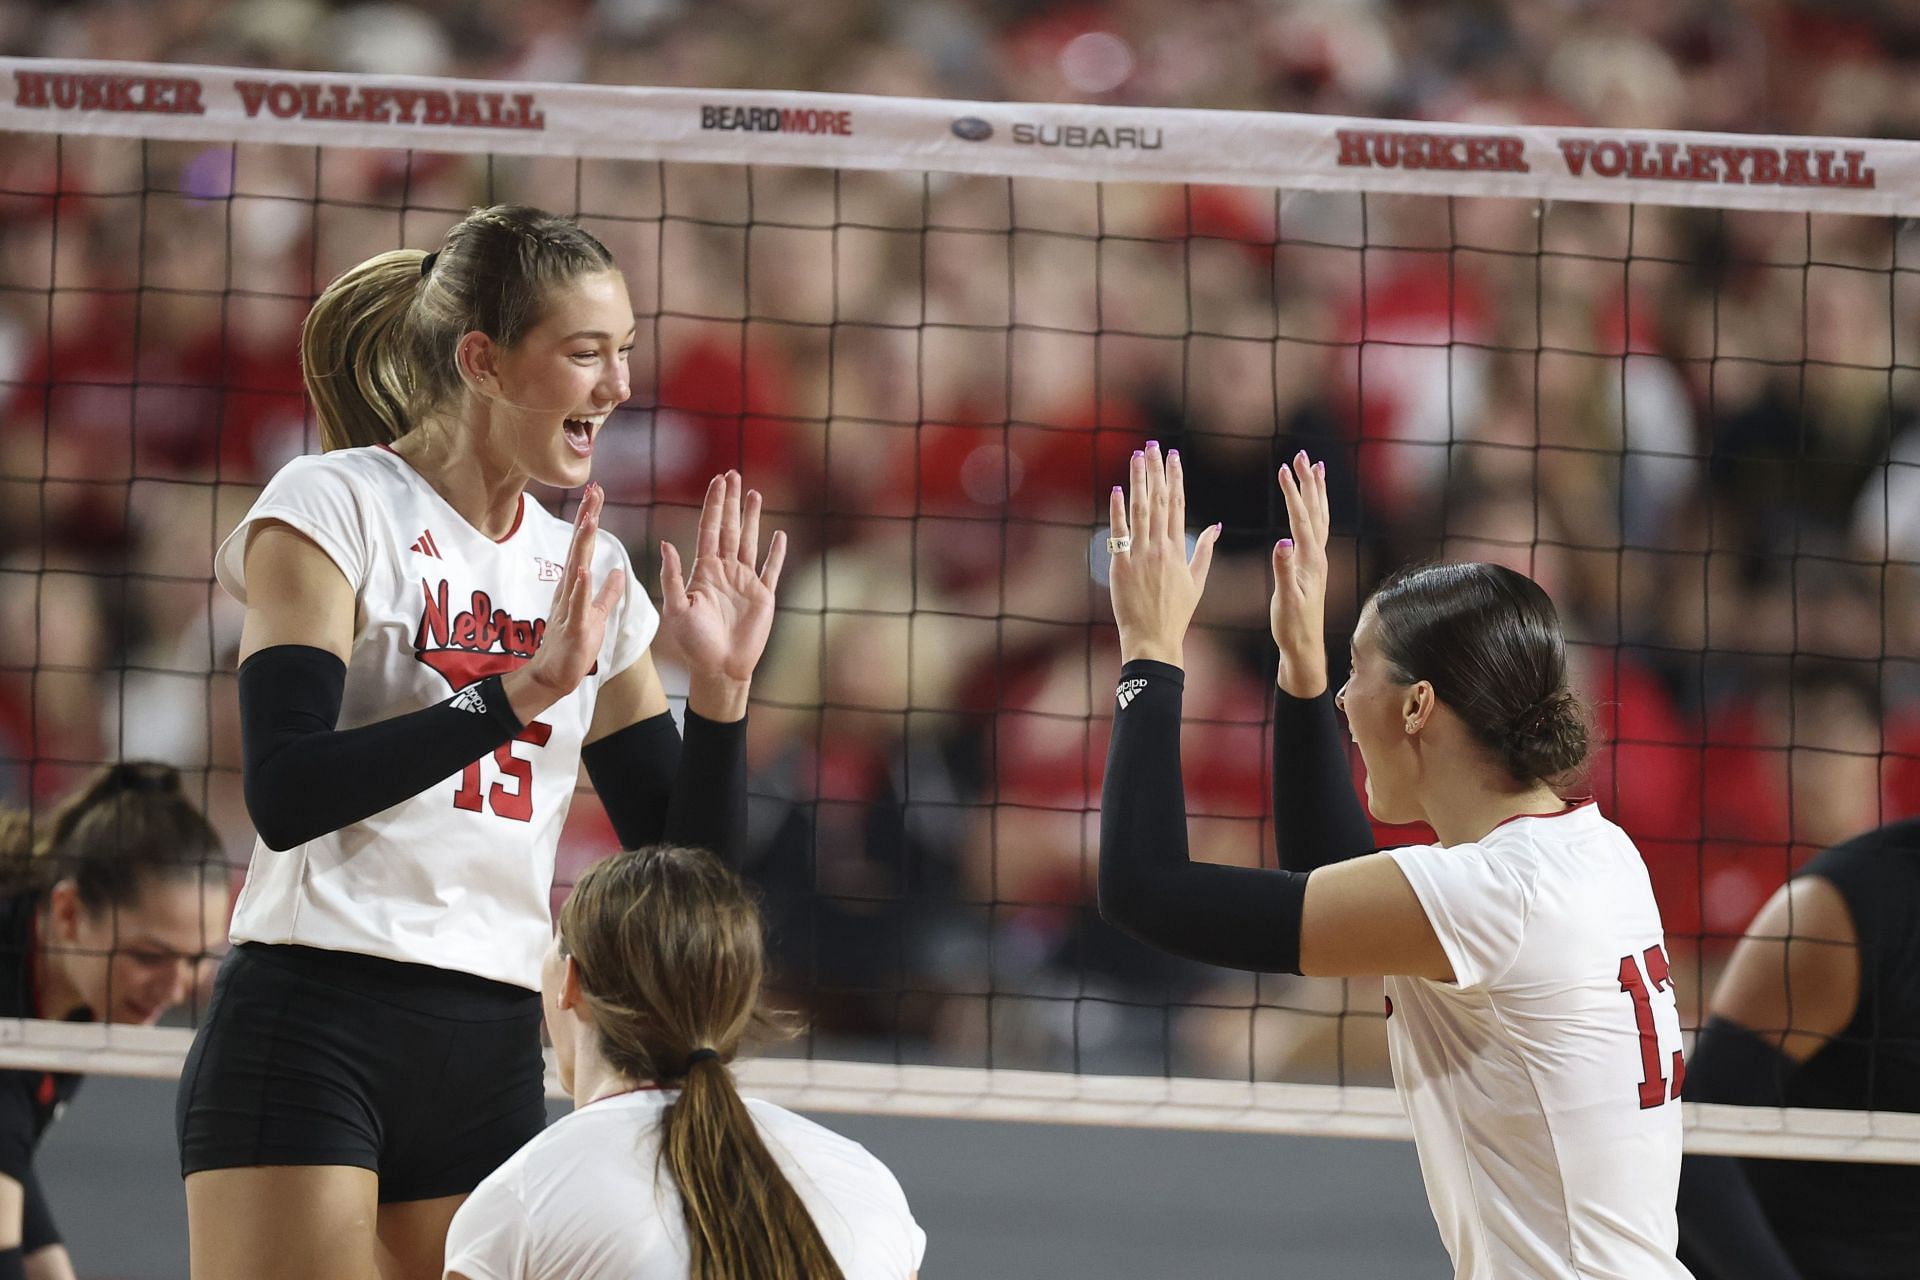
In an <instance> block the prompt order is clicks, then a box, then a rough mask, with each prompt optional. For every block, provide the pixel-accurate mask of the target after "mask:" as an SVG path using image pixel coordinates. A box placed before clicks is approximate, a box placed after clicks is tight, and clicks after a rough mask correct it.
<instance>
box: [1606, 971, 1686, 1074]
mask: <svg viewBox="0 0 1920 1280" xmlns="http://www.w3.org/2000/svg"><path fill="white" fill-rule="evenodd" d="M1641 957H1642V958H1643V959H1644V960H1645V961H1646V964H1647V972H1646V976H1645V977H1642V976H1641V974H1640V964H1639V961H1637V960H1635V958H1634V957H1632V956H1630V955H1627V956H1621V957H1620V989H1621V990H1622V991H1624V992H1626V993H1627V995H1628V996H1630V997H1631V998H1632V999H1633V1021H1634V1023H1635V1025H1636V1026H1638V1027H1639V1029H1640V1069H1641V1077H1640V1109H1641V1110H1642V1111H1645V1110H1648V1109H1649V1108H1651V1107H1657V1106H1659V1105H1660V1104H1661V1103H1663V1102H1666V1101H1667V1100H1668V1099H1669V1098H1678V1097H1679V1096H1680V1084H1681V1082H1682V1081H1683V1080H1685V1079H1686V1076H1687V1064H1686V1060H1685V1059H1684V1058H1683V1057H1682V1056H1681V1054H1680V1050H1678V1049H1675V1050H1674V1051H1673V1081H1672V1086H1671V1089H1669V1086H1668V1082H1667V1079H1666V1077H1665V1076H1663V1075H1662V1074H1661V1066H1662V1063H1661V1061H1660V1031H1659V1028H1657V1027H1656V1026H1655V1025H1654V1021H1653V994H1652V993H1653V992H1655V991H1666V990H1668V989H1669V988H1671V987H1672V986H1673V970H1672V969H1670V968H1669V967H1668V966H1667V951H1666V948H1665V947H1662V946H1661V945H1659V944H1658V943H1655V944H1654V945H1653V946H1651V947H1648V948H1647V949H1646V950H1645V951H1643V952H1641Z"/></svg>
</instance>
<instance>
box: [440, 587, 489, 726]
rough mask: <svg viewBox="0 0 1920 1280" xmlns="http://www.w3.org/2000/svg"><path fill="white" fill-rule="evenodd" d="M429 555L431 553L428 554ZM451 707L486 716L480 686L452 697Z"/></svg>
mask: <svg viewBox="0 0 1920 1280" xmlns="http://www.w3.org/2000/svg"><path fill="white" fill-rule="evenodd" d="M428 554H429V555H431V554H432V552H428ZM453 705H454V706H456V707H458V708H459V709H460V710H462V711H471V712H473V714H475V715H477V716H483V715H485V714H487V700H486V699H485V698H483V697H481V696H480V686H479V685H477V684H470V685H468V686H467V687H466V688H464V689H462V690H461V691H460V692H458V693H456V694H454V695H453Z"/></svg>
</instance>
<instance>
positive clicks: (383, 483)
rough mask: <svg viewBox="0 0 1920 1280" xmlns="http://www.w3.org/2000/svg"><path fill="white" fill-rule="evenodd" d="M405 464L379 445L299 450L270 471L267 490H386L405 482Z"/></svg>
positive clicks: (390, 451)
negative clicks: (295, 455)
mask: <svg viewBox="0 0 1920 1280" xmlns="http://www.w3.org/2000/svg"><path fill="white" fill-rule="evenodd" d="M405 466H406V463H405V461H403V460H402V459H401V458H400V456H399V455H398V454H396V453H394V452H393V451H392V450H391V449H388V448H386V447H385V446H383V445H365V446H361V447H359V448H353V449H332V450H329V451H327V452H326V453H303V454H300V455H299V456H298V457H294V458H289V459H287V461H286V462H284V463H282V464H281V467H280V469H279V470H278V471H276V472H274V473H273V479H272V480H271V481H270V482H269V483H268V488H269V489H270V490H280V491H285V490H293V489H299V490H306V489H315V488H340V487H345V488H348V489H358V490H366V489H379V490H390V489H393V488H397V487H400V486H402V485H404V484H405V482H406V478H405V475H404V473H403V472H402V471H401V468H403V467H405Z"/></svg>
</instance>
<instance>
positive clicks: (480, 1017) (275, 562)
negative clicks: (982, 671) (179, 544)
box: [178, 206, 786, 1280]
mask: <svg viewBox="0 0 1920 1280" xmlns="http://www.w3.org/2000/svg"><path fill="white" fill-rule="evenodd" d="M633 334H634V317H633V306H632V303H631V302H630V301H629V299H628V296H627V288H626V283H625V281H624V279H623V277H622V276H621V274H620V272H619V270H618V269H617V268H616V266H615V264H614V261H613V258H612V255H611V254H609V253H608V252H607V249H606V248H605V246H603V245H602V244H601V243H600V242H599V241H598V240H596V239H594V237H593V236H592V235H590V234H588V233H587V232H586V231H584V230H583V229H581V228H580V227H579V226H578V225H577V224H575V223H573V222H572V221H570V220H568V219H566V218H562V217H557V216H555V215H553V214H549V213H544V212H542V211H540V210H538V209H530V208H525V207H520V206H500V207H496V208H490V209H478V210H475V211H474V212H472V213H471V214H469V215H468V216H467V217H465V218H463V219H462V220H461V221H460V222H459V223H457V224H456V225H455V226H454V227H453V228H452V229H451V230H450V231H449V232H448V233H447V236H446V239H445V240H444V241H443V242H442V243H441V245H440V247H439V248H438V249H436V250H434V251H433V252H432V253H421V252H420V251H418V250H395V251H393V252H390V253H383V254H381V255H379V256H377V257H375V258H372V259H369V260H368V261H366V262H364V263H361V264H360V265H359V266H357V267H354V268H352V269H351V270H349V271H347V272H346V273H345V274H344V275H342V276H341V277H340V278H339V279H337V280H335V281H334V282H333V283H332V284H330V285H329V286H328V287H327V289H326V290H325V292H323V293H322V294H321V296H320V298H319V300H318V301H317V302H316V303H315V304H314V306H313V309H312V311H311V312H310V313H309V314H308V317H307V321H306V324H305V327H304V329H303V331H302V335H301V363H302V370H303V373H304V376H305V379H306V383H307V389H308V392H309V395H310V397H311V399H312V401H313V406H314V411H315V414H316V416H317V417H318V419H319V423H320V430H321V436H322V440H323V443H324V445H325V448H326V451H325V452H324V453H322V454H320V455H318V456H313V457H303V458H297V459H295V460H294V461H292V462H291V463H289V464H288V465H287V466H286V467H284V468H283V469H282V470H281V471H280V472H279V474H277V475H276V476H275V477H274V478H273V480H272V482H271V483H269V484H268V485H267V487H266V490H265V492H263V493H262V494H261V495H260V498H259V500H258V501H257V502H256V503H255V504H254V506H253V509H252V510H251V511H249V512H248V513H247V516H246V518H245V519H244V520H243V521H242V522H241V524H240V526H239V527H238V528H237V529H235V530H234V532H233V534H232V535H231V536H230V537H229V538H228V539H227V540H226V542H225V543H224V544H223V545H222V546H221V548H220V550H219V553H218V555H217V558H216V564H215V569H216V573H217V575H218V577H219V579H220V582H221V584H222V585H223V586H225V587H226V589H227V590H228V591H229V592H230V593H231V594H233V595H234V596H235V597H236V598H237V599H238V600H240V601H241V603H243V604H244V605H245V606H246V609H247V613H246V623H245V629H244V631H243V633H242V640H241V663H240V673H239V676H240V678H239V696H240V716H241V727H242V732H243V738H244V741H243V747H244V759H243V781H244V784H245V794H246V801H247V808H248V812H249V813H250V814H251V816H252V818H253V821H254V825H255V827H256V828H257V830H258V831H259V835H260V839H259V842H258V843H257V844H256V846H255V848H254V851H253V859H252V864H251V866H250V867H249V869H248V872H247V883H246V886H245V888H244V889H243V890H242V891H241V894H240V899H239V902H238V904H237V906H236V908H235V911H234V920H233V928H232V935H231V936H232V940H233V942H234V944H235V947H234V953H233V956H232V958H231V959H230V960H229V961H228V963H227V964H226V965H225V966H224V967H223V968H222V971H221V974H220V978H219V982H218V984H217V987H216V990H215V993H214V999H213V1004H212V1006H211V1008H210V1010H209V1012H208V1017H207V1019H206V1022H205V1023H204V1024H203V1026H202V1027H201V1029H200V1032H199V1035H198V1036H197V1037H196V1039H195V1043H194V1047H193V1050H192V1052H191V1054H190V1055H189V1057H188V1060H187V1063H186V1068H185V1070H184V1071H183V1073H182V1075H181V1084H180V1095H179V1107H178V1127H179V1136H180V1151H181V1167H182V1172H183V1174H184V1176H185V1178H186V1189H187V1218H188V1235H189V1240H190V1245H191V1254H192V1269H193V1275H194V1277H195V1280H256V1278H257V1277H260V1276H269V1275H270V1276H274V1277H276V1278H277V1280H367V1278H368V1277H372V1276H376V1275H378V1276H380V1277H383V1280H401V1278H403V1277H405V1278H411V1280H428V1278H429V1277H438V1276H439V1275H440V1274H441V1270H442V1261H443V1251H444V1246H445V1242H446V1227H447V1223H448V1222H449V1221H450V1220H451V1218H452V1216H453V1214H454V1212H455V1210H457V1209H458V1208H459V1205H460V1202H461V1200H462V1198H463V1197H464V1196H465V1195H466V1193H467V1192H469V1191H471V1190H472V1189H473V1187H474V1186H476V1185H477V1184H478V1183H479V1181H480V1179H482V1178H484V1177H485V1176H486V1175H487V1174H488V1173H490V1172H491V1171H492V1170H493V1169H495V1168H496V1167H498V1165H499V1164H500V1162H501V1161H502V1160H504V1159H506V1158H507V1157H508V1156H509V1155H511V1154H512V1153H513V1152H514V1151H516V1150H518V1149H519V1148H520V1146H522V1145H523V1144H524V1143H525V1142H526V1141H527V1140H528V1139H529V1138H531V1137H533V1135H534V1134H536V1133H538V1132H539V1131H540V1129H541V1127H542V1126H543V1125H544V1124H545V1120H546V1112H545V1100H544V1092H543V1089H542V1074H543V1064H542V1059H541V1053H540V1041H539V1023H540V1003H539V997H538V995H537V991H538V988H539V985H540V962H541V956H542V954H543V953H544V951H545V950H546V947H547V945H548V942H549V941H550V939H551V937H552V931H553V926H552V919H551V913H550V908H549V894H550V892H551V887H552V881H553V868H554V859H555V850H556V847H557V844H558V841H559V838H560V831H561V828H562V826H563V824H564V823H565V821H566V817H567V809H568V806H569V804H570V803H571V801H572V798H573V793H574V788H575V785H576V780H577V778H578V776H579V772H580V768H581V766H582V765H584V766H585V767H586V771H587V773H588V775H589V776H590V777H591V779H592V781H593V786H594V789H595V791H596V792H598V794H599V796H600V799H601V800H602V802H603V803H604V804H605V806H606V810H607V815H608V817H609V818H610V819H611V820H612V823H613V828H614V830H615V832H616V833H617V834H618V836H619V838H620V841H621V843H622V844H623V845H624V846H626V847H628V848H637V847H640V846H641V845H646V844H651V843H655V842H657V841H660V840H662V839H672V840H677V841H687V842H692V843H697V844H699V845H701V846H703V847H706V848H711V849H714V850H716V851H718V852H719V853H720V854H721V855H722V856H724V857H727V858H730V859H736V860H737V859H739V858H740V857H741V856H743V853H744V849H743V843H744V839H745V828H746V711H747V696H748V690H749V687H750V682H751V678H752V675H753V671H754V667H755V665H756V664H757V663H758V661H759V658H760V654H761V651H762V650H763V649H764V648H765V646H766V641H767V634H768V631H769V630H770V628H771V625H772V620H773V600H774V597H773V593H774V587H775V585H776V583H777V581H778V579H779V574H780V566H781V562H782V559H783V556H784V554H785V547H786V542H785V538H784V536H783V535H781V534H778V533H776V534H774V535H773V538H772V540H771V544H770V549H769V551H768V554H767V557H766V560H765V562H764V564H763V563H761V562H760V561H759V551H758V548H759V542H760V529H759V526H760V507H761V503H760V496H759V495H758V494H757V493H754V492H751V491H745V492H743V487H742V482H741V478H740V476H739V475H737V474H734V473H731V472H730V473H728V474H726V475H724V476H718V477H715V478H714V480H713V482H712V483H711V485H709V487H708V490H707V496H706V502H705V504H704V506H703V507H702V509H701V512H700V523H699V532H698V535H697V543H696V547H695V553H694V560H693V564H692V567H691V571H690V572H687V571H683V568H682V564H681V561H680V557H679V553H678V552H677V551H676V550H675V549H674V548H673V547H672V546H671V545H670V544H665V543H663V544H662V545H661V574H660V591H661V613H660V614H656V613H655V611H654V607H653V605H652V603H651V602H650V601H649V600H648V598H647V596H646V593H645V592H644V591H643V590H641V589H640V588H639V587H638V585H637V584H635V583H634V581H633V572H632V566H631V564H630V563H629V560H628V556H627V551H626V548H625V547H623V546H622V545H621V543H620V542H619V540H618V539H617V538H615V537H613V536H612V535H611V534H607V533H603V532H602V531H601V530H600V528H599V520H600V512H601V505H602V501H603V497H602V494H601V491H600V489H599V488H598V487H597V486H594V485H592V484H590V483H589V480H590V477H591V473H592V465H593V454H594V448H595V443H596V441H597V439H598V437H599V435H600V433H601V431H602V430H604V429H605V427H606V424H607V419H608V417H609V415H610V414H611V413H612V411H613V410H614V409H615V408H616V407H617V406H618V405H619V404H620V403H621V402H622V401H624V400H626V399H627V396H628V391H629V386H628V375H627V357H628V353H629V351H630V349H631V347H632V344H633ZM532 482H539V483H542V484H546V485H550V486H553V487H555V488H580V489H582V490H583V495H582V497H581V500H580V506H579V513H578V515H577V516H576V518H575V519H574V521H573V523H572V525H571V527H569V525H568V524H567V522H565V521H563V520H561V519H559V518H557V517H555V516H553V515H551V514H549V513H548V512H547V511H546V510H545V509H544V508H542V507H541V506H540V504H539V503H538V502H535V501H534V500H533V499H531V498H530V497H529V496H528V495H527V493H526V488H527V486H528V484H529V483H532ZM662 615H664V618H663V617H662ZM661 627H664V628H665V630H666V631H667V632H668V633H669V634H670V636H671V638H672V640H673V642H674V647H675V649H676V650H677V651H678V653H679V655H680V656H681V657H682V659H683V660H684V661H685V663H686V666H687V669H688V677H689V692H688V697H687V711H686V736H685V740H684V743H683V741H682V738H681V735H680V732H679V730H678V729H677V728H676V727H675V724H674V720H673V717H672V715H671V714H670V713H669V711H668V708H667V698H666V694H665V692H664V690H663V689H662V687H661V682H660V677H659V675H658V673H657V672H656V671H655V669H654V664H653V660H652V657H651V656H650V652H649V646H650V643H651V641H652V639H653V637H654V633H655V631H656V629H657V628H661Z"/></svg>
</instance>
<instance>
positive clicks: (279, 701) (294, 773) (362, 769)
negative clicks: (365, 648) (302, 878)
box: [240, 644, 523, 849]
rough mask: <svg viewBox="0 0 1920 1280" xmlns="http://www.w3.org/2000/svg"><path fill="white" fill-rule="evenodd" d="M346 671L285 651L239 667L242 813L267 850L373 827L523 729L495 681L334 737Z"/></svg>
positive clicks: (277, 648)
mask: <svg viewBox="0 0 1920 1280" xmlns="http://www.w3.org/2000/svg"><path fill="white" fill-rule="evenodd" d="M346 683H347V666H346V664H345V663H344V662H342V661H340V659H339V658H337V657H335V656H334V655H333V654H331V653H328V652H327V651H326V650H325V649H316V648H313V647H312V646H310V645H302V644H281V645H274V646H272V647H271V648H267V649H262V650H260V651H259V652H258V653H256V654H254V655H253V656H252V657H250V658H248V659H247V660H246V661H245V662H243V663H241V664H240V736H241V740H242V744H243V747H244V752H245V774H244V778H243V784H244V791H245V794H246V801H247V813H248V814H249V815H250V816H251V817H252V818H253V825H254V827H255V829H256V830H258V831H259V833H260V838H261V839H262V840H264V841H266V842H267V846H268V847H269V848H272V849H291V848H293V847H294V846H295V845H297V844H302V843H304V842H306V841H308V840H312V839H315V838H317V837H319V836H323V835H325V834H327V833H328V832H329V831H338V830H339V829H340V828H342V827H345V826H348V825H350V824H352V823H355V822H359V821H361V820H362V819H364V818H370V817H372V816H373V815H374V814H376V813H379V812H380V811H381V810H382V809H388V808H391V807H392V806H394V805H396V804H399V803H400V802H401V801H402V800H406V799H408V798H410V797H412V796H416V795H418V794H420V793H421V792H422V791H425V790H426V789H427V788H428V787H430V786H433V785H434V784H435V783H437V782H439V781H441V780H442V779H444V778H447V777H450V776H452V775H453V774H454V773H456V772H457V771H459V770H461V769H463V768H465V767H466V766H467V765H469V764H472V763H473V762H474V761H475V760H478V759H479V758H480V757H481V756H483V755H485V754H487V752H489V751H491V750H493V749H494V748H495V747H497V746H499V745H500V744H501V743H503V742H506V741H508V740H509V739H511V738H512V737H513V736H514V735H515V734H516V733H519V732H520V730H521V729H522V727H523V726H522V725H521V723H520V721H519V719H518V718H517V717H516V716H515V715H514V714H513V708H512V707H510V706H509V705H508V704H507V695H506V690H505V689H504V688H502V686H501V684H500V677H498V676H488V677H487V678H486V679H484V680H481V681H479V682H478V683H477V684H473V685H469V686H468V687H467V688H465V689H462V690H461V691H460V692H458V693H456V694H455V695H454V696H453V697H451V698H448V699H447V700H446V701H445V702H440V703H436V704H434V705H433V706H431V707H423V708H421V709H420V710H418V711H412V712H408V713H407V714H406V715H400V716H394V717H393V718H392V719H389V720H380V721H376V722H375V723H373V724H367V725H361V726H360V727H359V728H357V729H336V728H335V727H334V726H335V724H336V723H337V722H338V720H339V718H340V704H341V699H342V696H343V694H344V692H345V690H346Z"/></svg>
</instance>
